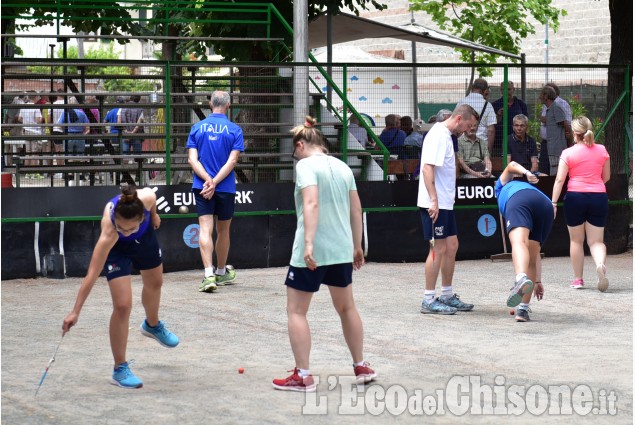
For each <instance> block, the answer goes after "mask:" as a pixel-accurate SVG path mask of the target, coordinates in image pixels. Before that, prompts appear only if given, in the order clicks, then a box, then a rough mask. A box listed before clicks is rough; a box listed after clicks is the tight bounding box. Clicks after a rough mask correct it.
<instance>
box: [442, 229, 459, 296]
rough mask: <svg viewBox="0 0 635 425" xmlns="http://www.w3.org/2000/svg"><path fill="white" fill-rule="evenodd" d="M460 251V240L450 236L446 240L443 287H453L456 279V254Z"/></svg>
mask: <svg viewBox="0 0 635 425" xmlns="http://www.w3.org/2000/svg"><path fill="white" fill-rule="evenodd" d="M458 250H459V238H458V237H456V236H449V237H447V238H446V239H445V255H444V256H443V262H442V263H441V285H442V286H450V285H452V279H453V278H454V265H455V263H456V252H457V251H458Z"/></svg>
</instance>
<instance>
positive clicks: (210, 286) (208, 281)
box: [198, 276, 218, 292]
mask: <svg viewBox="0 0 635 425" xmlns="http://www.w3.org/2000/svg"><path fill="white" fill-rule="evenodd" d="M216 289H218V287H217V286H216V276H210V277H206V278H203V281H202V282H201V285H200V286H199V287H198V292H214V291H215V290H216Z"/></svg>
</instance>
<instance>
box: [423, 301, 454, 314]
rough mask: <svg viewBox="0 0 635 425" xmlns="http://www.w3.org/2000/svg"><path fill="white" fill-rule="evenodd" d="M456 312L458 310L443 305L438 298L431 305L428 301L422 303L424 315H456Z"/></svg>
mask: <svg viewBox="0 0 635 425" xmlns="http://www.w3.org/2000/svg"><path fill="white" fill-rule="evenodd" d="M456 312H457V309H456V308H454V307H450V306H449V305H446V304H443V303H442V302H440V301H439V299H438V298H435V299H434V300H432V302H431V303H427V302H426V300H423V302H422V303H421V313H423V314H454V313H456Z"/></svg>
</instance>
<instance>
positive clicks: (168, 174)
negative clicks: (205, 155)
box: [164, 61, 172, 185]
mask: <svg viewBox="0 0 635 425" xmlns="http://www.w3.org/2000/svg"><path fill="white" fill-rule="evenodd" d="M164 87H165V162H166V167H165V184H167V185H170V184H172V159H171V149H170V134H171V132H172V131H171V128H172V126H171V125H170V122H171V121H172V111H171V108H170V98H171V96H172V95H171V93H172V85H171V75H170V62H169V61H168V62H167V64H166V65H165V83H164Z"/></svg>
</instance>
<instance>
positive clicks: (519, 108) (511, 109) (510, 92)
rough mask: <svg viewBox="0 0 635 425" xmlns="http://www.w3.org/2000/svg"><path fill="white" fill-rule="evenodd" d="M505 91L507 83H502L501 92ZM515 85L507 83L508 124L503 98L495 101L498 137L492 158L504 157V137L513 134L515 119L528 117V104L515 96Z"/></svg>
mask: <svg viewBox="0 0 635 425" xmlns="http://www.w3.org/2000/svg"><path fill="white" fill-rule="evenodd" d="M503 90H505V82H504V81H503V82H502V83H501V91H503ZM514 92H515V89H514V83H513V82H512V81H508V82H507V123H503V97H502V96H501V98H500V99H498V100H496V101H494V103H492V107H493V108H494V111H496V136H495V139H494V147H493V148H492V151H491V152H490V153H491V155H492V157H501V156H503V136H504V135H505V134H507V135H509V134H511V132H512V127H513V125H514V123H513V121H514V117H515V116H516V115H518V114H523V115H524V116H528V115H529V113H528V112H527V104H526V103H525V102H523V101H522V100H520V99H519V98H517V97H516V96H514Z"/></svg>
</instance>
